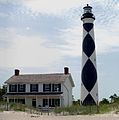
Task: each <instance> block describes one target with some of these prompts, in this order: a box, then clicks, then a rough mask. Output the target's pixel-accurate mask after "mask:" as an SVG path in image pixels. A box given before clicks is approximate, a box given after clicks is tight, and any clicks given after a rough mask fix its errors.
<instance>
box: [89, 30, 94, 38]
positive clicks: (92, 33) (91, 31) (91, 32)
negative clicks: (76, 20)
mask: <svg viewBox="0 0 119 120" xmlns="http://www.w3.org/2000/svg"><path fill="white" fill-rule="evenodd" d="M89 34H90V36H91V37H92V39H93V40H94V39H95V38H94V29H93V28H92V29H91V30H90V31H89Z"/></svg>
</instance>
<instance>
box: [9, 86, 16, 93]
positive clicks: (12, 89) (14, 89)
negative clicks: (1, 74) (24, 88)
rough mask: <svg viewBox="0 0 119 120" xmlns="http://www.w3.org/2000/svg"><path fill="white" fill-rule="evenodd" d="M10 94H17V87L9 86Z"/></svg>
mask: <svg viewBox="0 0 119 120" xmlns="http://www.w3.org/2000/svg"><path fill="white" fill-rule="evenodd" d="M9 92H17V85H9Z"/></svg>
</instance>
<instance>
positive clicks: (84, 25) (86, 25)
mask: <svg viewBox="0 0 119 120" xmlns="http://www.w3.org/2000/svg"><path fill="white" fill-rule="evenodd" d="M83 27H84V29H85V30H86V31H87V32H89V31H90V30H91V29H92V28H93V23H85V24H83Z"/></svg>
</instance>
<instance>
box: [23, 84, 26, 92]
mask: <svg viewBox="0 0 119 120" xmlns="http://www.w3.org/2000/svg"><path fill="white" fill-rule="evenodd" d="M23 92H26V84H24V90H23Z"/></svg>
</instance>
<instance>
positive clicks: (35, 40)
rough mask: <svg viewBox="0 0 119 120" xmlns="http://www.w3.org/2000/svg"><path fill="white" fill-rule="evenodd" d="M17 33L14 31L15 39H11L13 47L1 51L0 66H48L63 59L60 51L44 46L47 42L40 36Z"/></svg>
mask: <svg viewBox="0 0 119 120" xmlns="http://www.w3.org/2000/svg"><path fill="white" fill-rule="evenodd" d="M9 31H10V30H9ZM13 31H14V32H13ZM15 31H16V30H12V35H13V36H14V37H10V38H9V39H10V42H11V43H12V46H11V47H10V48H9V47H8V48H5V47H3V48H1V50H0V56H1V62H0V66H2V67H19V66H24V67H28V66H29V67H32V66H35V67H37V66H48V65H50V64H51V63H53V62H55V61H57V60H59V59H60V58H61V53H60V51H59V50H58V49H56V48H51V49H49V48H46V47H44V46H42V43H43V42H44V41H45V40H43V39H42V38H41V37H40V36H21V35H19V34H17V33H16V32H15ZM13 33H14V34H13ZM9 34H10V33H9ZM4 35H6V33H3V36H4ZM6 36H9V35H6ZM7 39H8V38H7Z"/></svg>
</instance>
